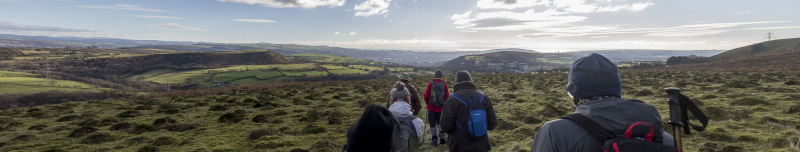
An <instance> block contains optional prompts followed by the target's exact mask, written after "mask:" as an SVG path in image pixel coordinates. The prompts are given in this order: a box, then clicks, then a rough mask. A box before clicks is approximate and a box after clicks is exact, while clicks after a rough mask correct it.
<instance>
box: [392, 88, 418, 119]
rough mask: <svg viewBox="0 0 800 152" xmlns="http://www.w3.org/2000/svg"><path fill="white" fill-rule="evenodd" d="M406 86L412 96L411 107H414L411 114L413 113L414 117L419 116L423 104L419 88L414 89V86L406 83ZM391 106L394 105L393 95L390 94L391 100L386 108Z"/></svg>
mask: <svg viewBox="0 0 800 152" xmlns="http://www.w3.org/2000/svg"><path fill="white" fill-rule="evenodd" d="M405 85H406V88H407V89H408V93H409V94H410V95H411V96H410V97H409V100H411V101H410V102H409V105H412V106H411V113H413V114H414V116H416V115H417V114H419V110H420V109H422V103H421V102H420V101H419V95H418V94H417V87H414V85H411V84H407V83H405ZM391 104H393V103H392V95H391V94H389V100H387V101H386V107H387V108H388V107H389V106H391Z"/></svg>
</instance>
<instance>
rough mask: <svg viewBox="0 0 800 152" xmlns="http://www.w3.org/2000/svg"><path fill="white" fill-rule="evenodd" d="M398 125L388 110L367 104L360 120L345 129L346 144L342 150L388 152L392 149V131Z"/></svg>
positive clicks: (350, 151)
mask: <svg viewBox="0 0 800 152" xmlns="http://www.w3.org/2000/svg"><path fill="white" fill-rule="evenodd" d="M398 125H399V124H398V123H397V119H395V118H394V116H393V115H392V113H391V112H390V111H389V110H388V109H386V108H384V107H381V106H380V105H376V104H369V105H367V107H365V108H364V113H362V114H361V118H359V119H358V121H356V123H353V125H351V126H350V128H348V129H347V144H346V145H345V146H344V148H343V150H344V151H348V152H362V151H363V152H390V151H392V148H393V146H392V144H393V141H392V140H393V133H394V132H393V131H394V130H395V128H396V127H399V126H398Z"/></svg>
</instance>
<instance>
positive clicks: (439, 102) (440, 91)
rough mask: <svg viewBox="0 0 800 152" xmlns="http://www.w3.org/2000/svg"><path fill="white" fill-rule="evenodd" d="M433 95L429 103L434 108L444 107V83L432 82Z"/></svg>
mask: <svg viewBox="0 0 800 152" xmlns="http://www.w3.org/2000/svg"><path fill="white" fill-rule="evenodd" d="M431 85H432V86H431V94H430V99H429V100H428V102H429V103H430V104H431V105H432V106H433V107H442V106H444V94H445V93H444V83H443V82H435V81H434V82H431Z"/></svg>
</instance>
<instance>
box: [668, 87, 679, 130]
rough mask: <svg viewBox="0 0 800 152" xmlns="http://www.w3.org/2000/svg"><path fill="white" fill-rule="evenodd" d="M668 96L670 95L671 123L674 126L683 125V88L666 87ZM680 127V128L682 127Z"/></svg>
mask: <svg viewBox="0 0 800 152" xmlns="http://www.w3.org/2000/svg"><path fill="white" fill-rule="evenodd" d="M664 91H667V96H668V97H669V100H668V103H669V124H672V125H673V126H680V127H683V125H684V124H683V120H681V102H680V95H681V89H679V88H676V87H669V88H665V89H664ZM680 127H679V128H680Z"/></svg>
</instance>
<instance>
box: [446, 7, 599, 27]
mask: <svg viewBox="0 0 800 152" xmlns="http://www.w3.org/2000/svg"><path fill="white" fill-rule="evenodd" d="M565 14H567V13H564V12H557V11H554V10H548V11H544V12H534V11H533V10H532V9H530V10H527V11H525V12H522V13H515V12H511V11H498V12H485V13H476V14H475V15H472V13H471V12H466V13H464V14H456V15H453V16H452V17H451V19H452V20H454V24H456V25H458V26H457V27H456V28H461V29H471V30H497V31H516V30H527V29H535V28H544V27H551V26H559V25H564V24H568V23H574V22H580V21H584V20H586V17H583V16H574V15H565Z"/></svg>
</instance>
